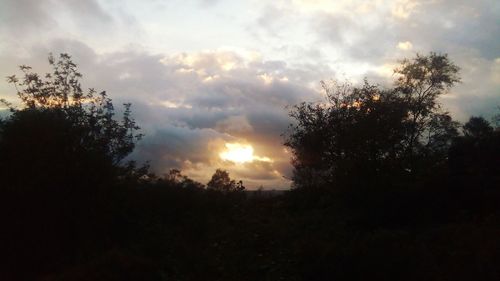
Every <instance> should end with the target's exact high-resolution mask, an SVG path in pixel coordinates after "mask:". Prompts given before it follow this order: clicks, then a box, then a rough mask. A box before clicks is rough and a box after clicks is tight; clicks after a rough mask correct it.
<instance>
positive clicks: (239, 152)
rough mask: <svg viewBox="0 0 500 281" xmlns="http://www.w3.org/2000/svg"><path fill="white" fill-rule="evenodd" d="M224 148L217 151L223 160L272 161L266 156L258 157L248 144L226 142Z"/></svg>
mask: <svg viewBox="0 0 500 281" xmlns="http://www.w3.org/2000/svg"><path fill="white" fill-rule="evenodd" d="M225 146H226V149H225V150H224V151H222V152H221V153H219V157H220V158H221V159H222V160H225V161H231V162H234V163H238V164H243V163H247V162H253V161H255V160H257V161H263V162H272V160H271V159H270V158H268V157H259V156H256V155H254V154H253V152H254V150H253V147H252V146H251V145H249V144H240V143H226V145H225Z"/></svg>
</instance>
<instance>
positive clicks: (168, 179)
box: [163, 169, 205, 189]
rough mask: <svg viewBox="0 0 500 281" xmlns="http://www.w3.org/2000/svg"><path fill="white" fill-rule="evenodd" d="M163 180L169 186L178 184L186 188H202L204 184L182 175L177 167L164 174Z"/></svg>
mask: <svg viewBox="0 0 500 281" xmlns="http://www.w3.org/2000/svg"><path fill="white" fill-rule="evenodd" d="M163 181H164V182H165V183H167V184H169V185H171V186H179V187H180V188H187V189H203V188H205V186H204V185H203V184H201V183H199V182H197V181H194V180H192V179H190V178H189V177H188V176H186V175H183V174H182V173H181V171H180V170H178V169H171V170H170V171H169V172H168V174H165V176H164V177H163Z"/></svg>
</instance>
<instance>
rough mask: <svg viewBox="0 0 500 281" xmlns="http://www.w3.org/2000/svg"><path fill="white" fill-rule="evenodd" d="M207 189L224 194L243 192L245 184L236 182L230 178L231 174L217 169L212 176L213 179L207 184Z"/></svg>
mask: <svg viewBox="0 0 500 281" xmlns="http://www.w3.org/2000/svg"><path fill="white" fill-rule="evenodd" d="M207 189H209V190H216V191H221V192H224V193H227V192H233V191H243V190H244V189H245V187H244V186H243V182H242V181H239V182H236V181H235V180H232V179H231V178H230V177H229V173H228V172H227V171H225V170H221V169H217V170H216V171H215V173H214V174H213V175H212V178H211V179H210V181H209V182H208V183H207Z"/></svg>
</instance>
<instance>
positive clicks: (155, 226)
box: [0, 54, 500, 280]
mask: <svg viewBox="0 0 500 281" xmlns="http://www.w3.org/2000/svg"><path fill="white" fill-rule="evenodd" d="M50 63H51V65H52V66H53V67H54V71H53V73H52V74H51V75H47V76H45V77H40V76H38V75H37V74H34V73H32V72H31V70H30V68H29V67H26V66H23V67H22V70H23V71H24V77H22V78H21V79H18V78H16V77H14V76H12V77H9V81H10V82H12V83H14V84H15V85H16V88H17V89H18V94H19V97H20V98H21V101H22V103H23V105H24V107H22V108H20V109H17V108H13V107H12V106H11V114H10V115H9V116H8V117H7V118H4V119H3V120H2V121H1V122H0V221H1V226H2V227H1V231H0V255H1V257H2V262H1V263H0V279H1V280H499V279H500V131H499V130H498V124H494V125H492V124H490V123H489V122H488V121H487V120H485V119H483V118H481V117H471V118H470V120H469V121H468V122H467V123H466V124H464V125H460V124H458V123H457V122H455V121H453V120H452V119H451V117H450V116H449V115H448V114H447V113H446V112H444V111H442V110H441V109H440V107H439V103H438V97H439V96H440V95H442V94H445V92H446V90H447V89H448V88H449V87H451V86H453V84H454V83H456V82H458V81H459V78H458V68H457V67H456V66H454V65H453V64H452V63H451V62H450V61H449V60H448V58H447V57H446V56H443V55H438V54H430V55H428V56H419V57H417V58H415V59H412V60H407V61H403V62H402V65H401V68H399V69H398V70H397V73H399V75H400V76H398V77H399V78H398V80H397V82H396V85H395V87H394V88H393V89H381V88H380V87H379V86H376V85H369V84H368V83H366V84H365V85H364V86H362V87H361V88H357V87H353V86H350V85H340V86H336V85H334V86H331V85H327V84H326V83H325V84H324V85H325V90H326V92H327V94H328V97H327V100H326V102H325V103H323V104H319V105H318V104H301V105H298V106H296V107H295V108H293V109H292V111H291V115H292V118H294V119H295V122H294V123H293V125H292V126H291V127H290V130H289V131H288V132H287V134H286V135H285V141H286V145H287V146H288V147H289V148H290V149H291V150H292V152H293V155H294V158H293V162H292V163H293V165H294V167H295V174H294V188H293V190H292V191H289V192H287V193H285V194H284V195H282V196H275V197H266V196H252V197H251V198H250V197H247V196H246V195H245V192H244V191H243V189H244V187H243V184H242V183H241V182H236V181H234V180H231V179H230V178H229V174H228V173H227V172H225V171H222V170H218V171H216V173H215V174H214V176H213V177H212V179H211V180H210V182H209V183H208V185H207V187H205V186H204V185H203V184H200V183H197V182H195V181H193V180H191V179H189V178H188V177H186V176H183V175H182V173H181V172H180V171H177V170H172V171H171V172H170V173H169V174H167V175H165V176H162V177H159V176H155V175H153V174H150V173H149V172H148V169H147V167H138V166H137V165H136V164H135V163H134V162H127V161H126V156H127V155H128V154H129V153H130V152H131V151H132V150H133V148H134V144H135V141H136V140H138V139H140V137H141V135H140V134H137V133H136V132H137V130H138V127H137V125H136V124H135V122H134V120H133V119H132V118H131V115H130V105H125V110H124V113H122V114H119V115H120V116H121V117H120V118H119V117H118V116H116V115H115V111H114V108H113V104H112V103H111V100H109V99H108V98H107V96H106V94H105V93H101V94H97V93H96V92H95V91H93V90H90V91H89V92H86V93H84V91H82V89H81V88H80V84H79V82H78V79H79V77H80V74H79V73H78V72H77V71H76V66H75V65H74V64H73V63H72V62H71V60H70V57H69V56H67V55H61V57H60V59H59V60H57V61H56V60H55V59H53V58H50Z"/></svg>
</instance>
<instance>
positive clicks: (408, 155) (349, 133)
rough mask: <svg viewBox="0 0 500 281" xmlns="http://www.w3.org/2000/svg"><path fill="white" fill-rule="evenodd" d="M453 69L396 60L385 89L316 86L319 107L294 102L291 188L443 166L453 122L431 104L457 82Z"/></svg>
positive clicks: (425, 59)
mask: <svg viewBox="0 0 500 281" xmlns="http://www.w3.org/2000/svg"><path fill="white" fill-rule="evenodd" d="M457 72H458V67H456V66H455V65H453V63H451V62H450V61H449V60H448V58H447V57H446V55H438V54H435V53H431V54H430V55H428V56H421V55H417V57H416V58H414V59H413V60H404V61H402V62H401V66H400V67H399V68H397V69H396V70H395V73H396V74H397V75H399V78H398V79H397V81H396V84H395V87H394V88H393V89H381V88H380V87H379V86H376V85H370V84H369V83H368V82H367V81H365V83H364V85H363V86H361V87H354V86H352V85H351V84H348V83H346V84H337V83H335V82H333V83H327V82H322V87H323V89H324V91H325V93H326V101H325V102H324V103H319V104H318V103H302V104H299V105H296V106H295V107H293V109H292V110H291V112H290V116H291V117H292V118H293V119H294V120H295V121H296V123H295V124H292V125H291V126H290V127H289V130H288V132H287V135H286V140H285V145H286V146H288V147H290V148H291V149H292V152H293V160H292V164H293V165H294V168H295V170H294V183H295V184H296V185H297V186H319V185H325V184H326V185H329V184H334V185H336V186H342V185H345V184H346V183H348V182H351V183H353V182H356V181H358V180H365V181H370V179H375V178H384V177H386V178H397V177H402V176H407V175H412V174H413V175H416V174H418V173H420V172H422V171H423V170H429V168H431V167H432V166H439V165H443V163H444V162H445V159H446V154H447V149H448V147H449V145H450V144H451V140H452V138H453V137H455V136H456V135H457V134H458V132H457V130H456V127H457V123H456V122H454V121H453V120H452V119H451V117H450V116H449V114H448V113H447V112H442V111H441V110H440V105H439V103H438V102H437V98H438V97H439V96H440V95H442V94H444V93H445V91H446V90H447V89H448V88H449V87H451V86H452V85H453V84H454V83H456V82H458V81H459V79H458V77H457Z"/></svg>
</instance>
